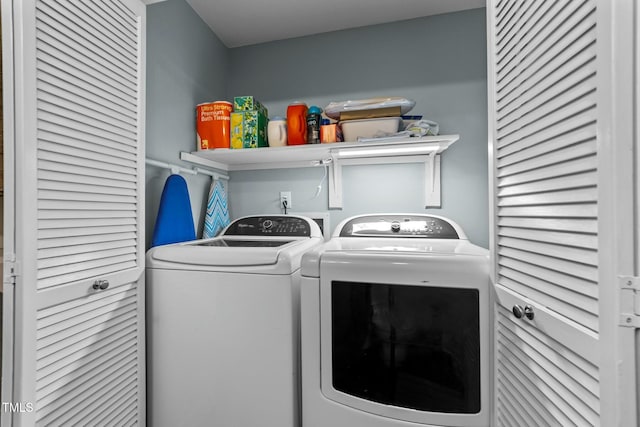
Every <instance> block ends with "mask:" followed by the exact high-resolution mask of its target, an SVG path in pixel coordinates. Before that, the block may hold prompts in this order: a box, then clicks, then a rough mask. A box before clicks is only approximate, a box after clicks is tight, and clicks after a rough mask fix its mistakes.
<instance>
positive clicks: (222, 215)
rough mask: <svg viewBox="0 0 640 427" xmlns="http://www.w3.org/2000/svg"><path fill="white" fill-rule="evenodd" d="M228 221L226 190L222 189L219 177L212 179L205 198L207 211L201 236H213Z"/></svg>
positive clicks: (204, 237)
mask: <svg viewBox="0 0 640 427" xmlns="http://www.w3.org/2000/svg"><path fill="white" fill-rule="evenodd" d="M230 222H231V220H230V219H229V207H228V204H227V192H226V191H225V189H224V183H223V181H222V180H220V179H214V180H213V181H212V182H211V189H210V190H209V198H208V199H207V213H206V215H205V217H204V231H203V233H202V238H203V239H208V238H210V237H215V236H216V235H217V234H218V233H219V232H220V231H221V230H222V229H224V228H225V227H226V226H227V225H229V223H230Z"/></svg>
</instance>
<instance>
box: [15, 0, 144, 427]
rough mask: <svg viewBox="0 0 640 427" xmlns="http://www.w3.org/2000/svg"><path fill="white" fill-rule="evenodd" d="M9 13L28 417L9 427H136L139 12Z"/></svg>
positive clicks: (140, 336) (20, 4)
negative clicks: (97, 285)
mask: <svg viewBox="0 0 640 427" xmlns="http://www.w3.org/2000/svg"><path fill="white" fill-rule="evenodd" d="M8 4H9V5H10V6H11V7H10V9H11V10H10V11H11V13H13V16H14V21H15V22H16V24H15V28H13V34H14V37H15V39H16V43H15V46H14V50H15V54H14V57H15V61H16V64H15V67H16V78H15V80H16V81H15V87H16V88H17V89H16V91H17V96H16V101H15V104H16V129H17V132H16V134H17V135H18V136H19V137H18V140H17V141H16V146H17V147H18V148H16V152H17V154H16V163H17V165H18V166H19V167H18V168H17V170H18V171H20V172H19V173H18V176H17V177H16V182H17V187H18V188H19V189H21V190H19V191H22V193H23V194H22V196H21V197H19V198H17V200H16V211H17V213H18V214H17V217H18V218H19V220H18V221H17V223H16V229H17V230H18V231H17V234H18V235H19V236H21V240H20V242H19V243H17V257H18V258H19V259H20V261H21V263H22V265H23V266H24V274H23V275H22V276H21V277H20V278H19V280H18V282H17V284H16V289H17V290H19V292H17V293H16V294H17V296H16V319H17V320H16V327H17V328H19V329H20V330H21V331H22V335H21V336H20V337H19V339H16V342H15V344H14V346H15V352H16V355H17V357H16V359H15V362H14V363H15V367H14V370H15V372H16V379H15V382H16V386H15V388H14V391H13V392H14V397H13V398H14V400H17V401H23V402H32V403H33V408H34V411H33V412H26V413H19V414H12V415H11V420H10V421H11V425H15V426H33V425H35V426H52V425H60V426H62V425H65V426H66V425H83V426H93V425H96V426H98V425H100V426H106V425H117V426H129V425H144V424H145V389H144V388H145V386H144V370H145V369H144V319H143V314H144V205H145V203H144V121H143V119H144V79H143V77H144V74H145V64H144V46H145V6H144V5H143V3H142V2H141V1H139V0H108V1H107V0H97V1H94V0H77V1H71V0H24V1H17V0H11V1H10V2H9V3H8ZM3 6H4V3H3ZM3 13H5V10H4V9H3ZM18 247H19V248H18ZM132 280H133V281H132ZM97 281H104V282H107V283H108V287H107V288H105V289H95V288H94V286H93V285H94V283H96V282H97ZM4 420H5V421H6V417H5V418H4Z"/></svg>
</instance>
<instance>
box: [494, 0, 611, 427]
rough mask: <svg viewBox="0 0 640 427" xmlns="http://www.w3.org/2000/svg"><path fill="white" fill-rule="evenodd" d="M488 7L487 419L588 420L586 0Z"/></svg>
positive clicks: (590, 276)
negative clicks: (491, 399) (491, 350)
mask: <svg viewBox="0 0 640 427" xmlns="http://www.w3.org/2000/svg"><path fill="white" fill-rule="evenodd" d="M487 13H488V14H489V20H488V22H489V25H490V28H489V34H490V37H489V61H490V75H489V90H490V107H489V109H490V120H491V122H490V129H491V132H492V139H493V148H494V151H493V154H492V157H493V171H492V174H493V179H494V183H495V188H494V189H493V196H494V208H493V224H494V230H495V235H494V236H493V239H492V245H493V248H492V253H493V259H494V263H495V266H494V281H495V285H496V292H497V299H498V309H497V319H496V355H495V360H496V383H495V384H496V385H495V390H496V396H495V398H496V403H495V407H496V419H495V422H496V425H498V426H516V425H522V426H525V425H527V426H528V425H535V426H572V425H573V426H599V425H600V377H599V368H598V362H597V357H598V354H599V353H598V339H597V337H598V333H599V328H600V312H599V311H600V306H599V296H600V288H599V286H598V266H599V253H598V247H599V239H598V231H599V230H598V211H599V205H598V198H599V191H598V143H597V131H596V124H597V116H598V105H597V100H598V92H597V67H598V63H597V58H596V34H597V27H596V16H597V14H596V5H595V0H572V1H567V2H554V1H538V2H525V1H513V2H511V1H509V2H502V3H501V4H499V5H498V3H497V2H495V1H490V2H489V5H488V10H487ZM516 304H518V305H521V306H522V307H524V306H525V305H530V306H532V307H533V309H534V313H535V317H534V319H533V320H529V319H527V318H526V317H522V318H521V319H517V318H516V317H515V316H514V314H513V313H512V307H513V306H514V305H516Z"/></svg>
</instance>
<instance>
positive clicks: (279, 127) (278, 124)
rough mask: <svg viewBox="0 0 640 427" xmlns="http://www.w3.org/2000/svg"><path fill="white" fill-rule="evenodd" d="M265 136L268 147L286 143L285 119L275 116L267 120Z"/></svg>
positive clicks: (282, 145)
mask: <svg viewBox="0 0 640 427" xmlns="http://www.w3.org/2000/svg"><path fill="white" fill-rule="evenodd" d="M267 138H268V139H269V147H284V146H285V145H287V119H285V118H284V117H278V116H276V117H273V118H272V119H271V120H269V124H268V125H267Z"/></svg>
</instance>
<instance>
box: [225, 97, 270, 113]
mask: <svg viewBox="0 0 640 427" xmlns="http://www.w3.org/2000/svg"><path fill="white" fill-rule="evenodd" d="M233 111H260V112H261V113H262V114H264V116H265V117H269V112H268V111H267V109H266V107H265V106H264V105H262V104H261V103H260V101H258V100H257V99H256V98H254V97H253V96H236V97H235V98H233Z"/></svg>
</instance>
